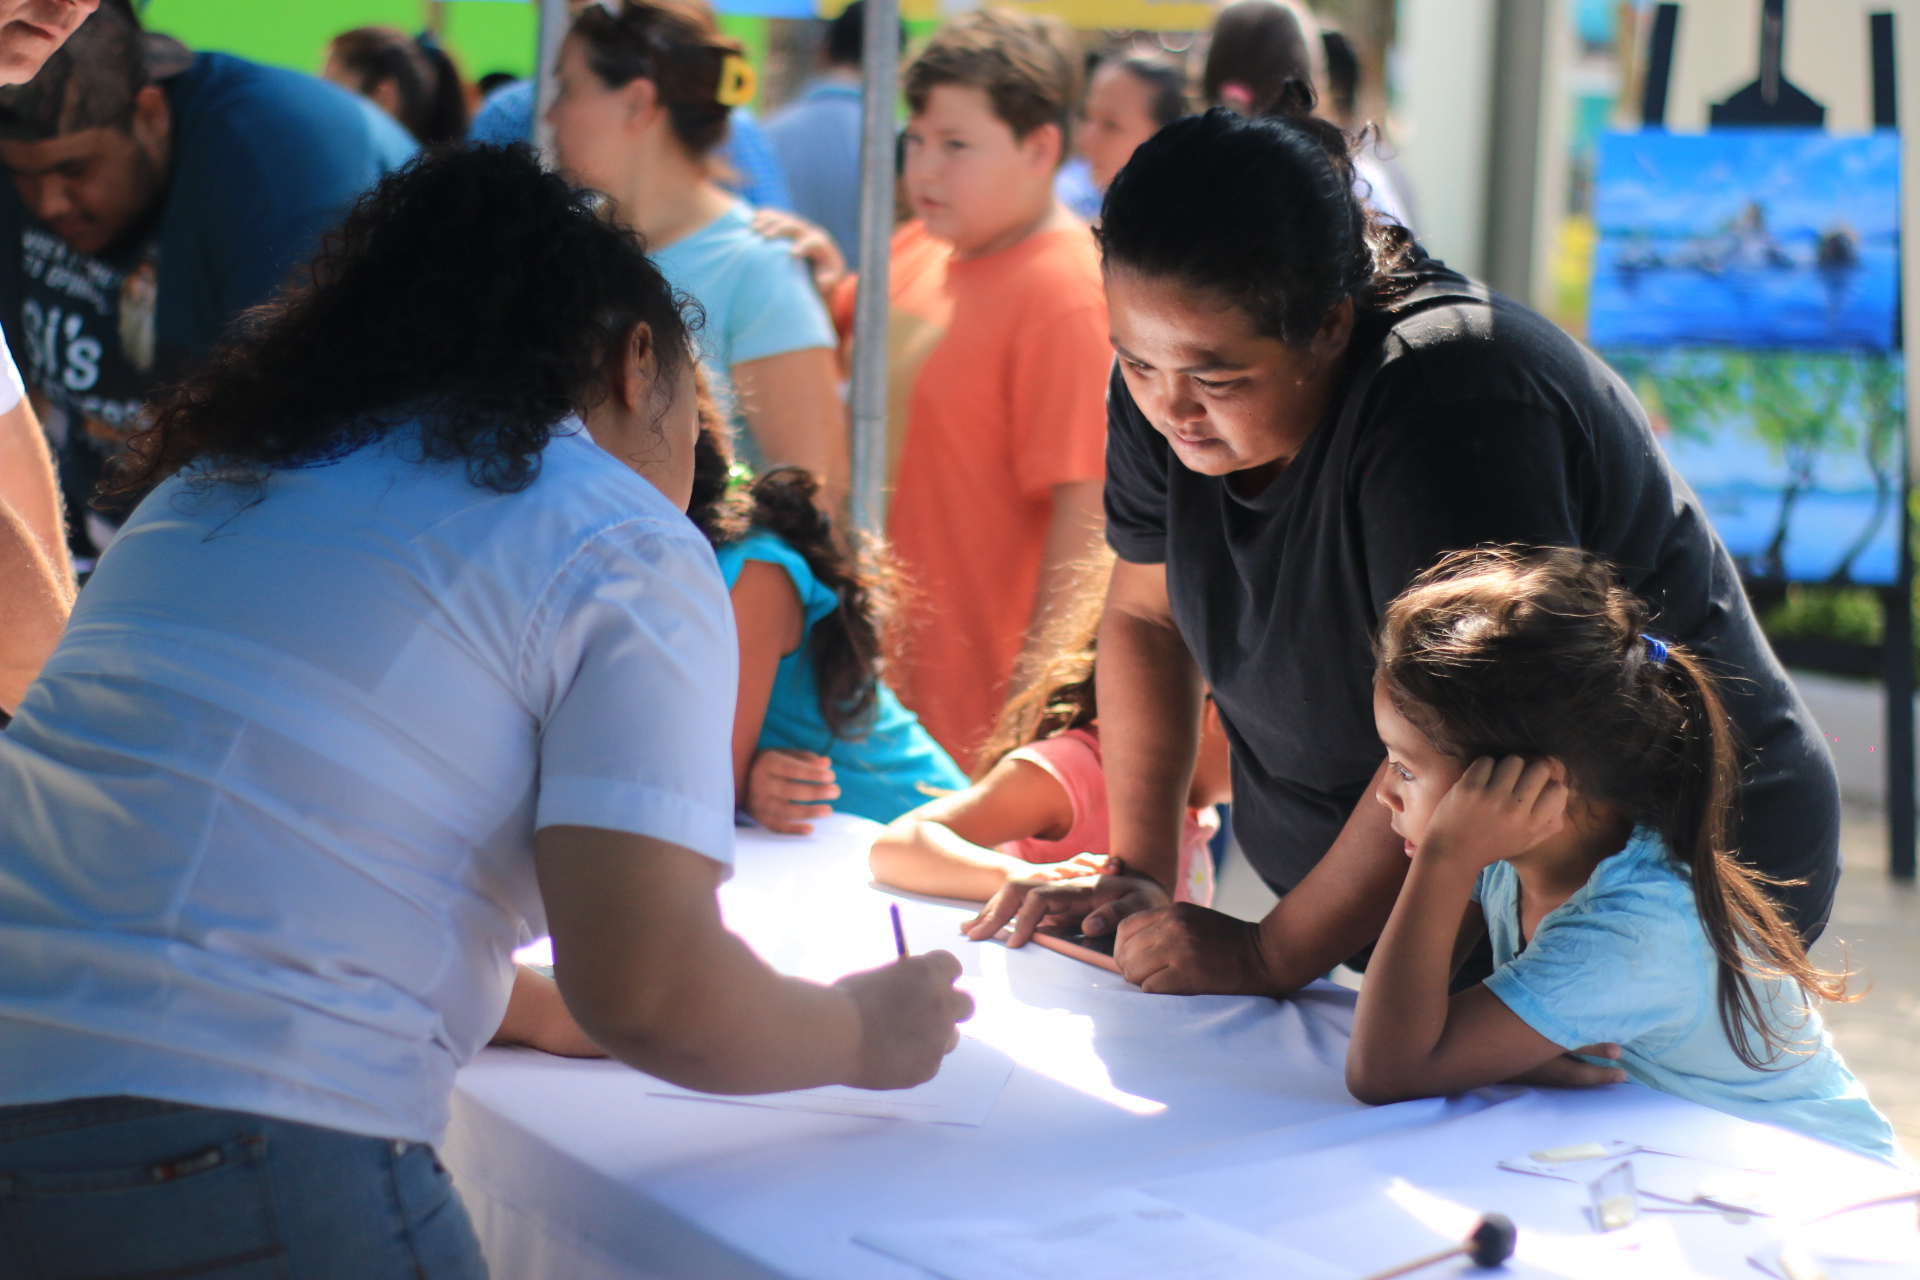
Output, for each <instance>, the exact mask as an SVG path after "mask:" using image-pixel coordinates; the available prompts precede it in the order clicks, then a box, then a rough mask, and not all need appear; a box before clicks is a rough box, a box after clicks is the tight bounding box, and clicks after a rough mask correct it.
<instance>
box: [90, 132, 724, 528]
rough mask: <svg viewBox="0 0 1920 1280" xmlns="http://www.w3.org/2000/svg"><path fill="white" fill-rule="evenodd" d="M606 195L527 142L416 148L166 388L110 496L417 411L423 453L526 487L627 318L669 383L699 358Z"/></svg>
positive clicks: (598, 376) (301, 454) (307, 454)
mask: <svg viewBox="0 0 1920 1280" xmlns="http://www.w3.org/2000/svg"><path fill="white" fill-rule="evenodd" d="M597 203H598V197H596V196H594V195H592V194H591V193H589V192H584V191H581V190H578V189H576V188H574V187H572V186H569V185H568V184H567V182H566V181H565V180H563V179H562V178H560V177H558V176H556V175H554V174H552V173H549V172H547V171H546V170H544V169H542V168H541V166H540V163H539V161H538V160H537V159H536V158H535V157H534V153H533V151H532V149H531V148H529V147H527V146H525V145H522V144H516V145H514V146H510V147H475V148H471V149H467V150H458V151H445V152H431V153H427V154H424V155H422V156H420V157H419V158H418V159H416V160H414V161H413V162H412V163H411V164H409V165H407V166H406V167H405V168H404V169H401V170H399V171H398V172H395V173H393V174H390V175H388V176H387V177H386V178H385V179H384V180H383V181H381V182H380V184H379V185H378V186H376V187H374V188H373V189H372V190H371V191H369V192H368V193H367V194H365V195H364V196H362V197H361V198H360V199H359V201H358V202H357V203H356V204H355V205H354V206H353V209H352V211H351V212H350V213H348V214H347V216H346V219H345V220H344V221H343V222H342V223H341V224H340V225H339V226H338V227H337V228H336V229H335V230H334V231H332V232H331V233H329V235H328V236H327V237H326V239H325V241H324V242H323V244H322V246H321V249H320V251H319V254H318V256H316V257H315V258H314V260H313V262H312V265H311V267H310V269H309V270H308V271H307V273H306V276H305V279H304V280H302V281H298V282H296V283H294V284H292V285H291V286H290V287H289V288H288V289H287V290H286V291H285V292H283V293H282V294H281V295H280V296H278V297H276V298H275V299H274V300H273V301H271V302H269V303H267V304H266V305H264V306H261V307H258V308H256V309H254V310H253V311H251V312H249V313H248V314H247V315H246V316H245V317H243V318H242V321H241V322H240V323H239V324H237V325H236V326H235V327H234V329H233V330H232V331H230V333H229V335H228V336H227V337H226V338H225V339H223V340H222V341H221V343H220V344H218V345H217V346H216V347H215V348H214V350H213V352H212V354H211V356H210V357H209V358H208V360H207V361H206V363H205V364H204V365H203V366H202V367H201V368H200V369H199V370H198V371H197V372H195V373H194V374H193V375H192V376H190V377H189V378H188V379H187V380H186V381H185V382H184V383H182V384H181V385H179V386H177V387H175V388H173V389H172V390H171V391H170V392H168V393H167V394H166V396H165V397H164V398H163V399H162V400H161V401H160V402H159V404H158V405H157V406H156V408H155V410H154V415H153V420H152V423H151V425H149V426H148V427H147V428H146V429H145V430H143V431H141V432H140V433H139V434H138V435H136V436H135V437H134V438H133V440H132V442H131V444H130V445H129V448H128V451H127V454H126V455H125V457H124V460H123V462H122V464H121V465H120V467H119V468H118V473H117V475H116V476H115V477H114V479H113V481H112V483H111V484H110V485H109V486H108V492H110V493H118V494H136V493H139V492H142V491H144V490H146V489H148V488H150V487H151V486H152V485H154V484H156V483H158V482H159V481H161V480H164V479H166V478H167V477H168V476H170V475H172V474H174V473H175V472H177V471H179V470H180V469H181V468H183V467H187V466H189V465H194V464H198V466H199V468H200V470H201V474H200V475H199V476H197V477H196V479H197V480H198V481H199V482H200V483H203V484H212V483H215V482H225V481H235V482H239V483H254V484H258V483H260V482H261V481H263V480H264V479H265V478H266V477H267V476H268V475H269V474H270V473H271V472H273V471H275V470H280V469H284V468H289V467H298V466H302V465H308V464H312V463H316V462H321V461H325V460H327V459H330V458H336V457H340V456H343V455H345V454H347V453H351V452H352V451H354V450H355V449H358V448H360V447H362V446H363V445H366V444H369V443H371V442H372V441H374V440H376V439H379V438H380V437H381V436H383V435H386V434H387V433H388V432H390V431H393V430H394V429H396V428H397V427H399V426H400V425H402V424H403V423H408V422H411V421H415V420H418V421H419V422H420V424H421V426H420V443H419V451H420V452H421V453H422V454H423V455H424V456H425V457H426V458H430V459H436V460H440V461H456V460H464V461H465V463H466V466H467V473H468V476H469V477H470V478H471V479H472V481H473V483H474V484H476V485H480V486H483V487H485V488H490V489H495V490H498V491H500V492H512V491H514V490H517V489H521V488H524V487H525V486H526V485H528V484H529V483H531V482H532V480H533V479H534V477H535V476H536V475H538V474H539V466H540V453H541V450H543V449H544V448H545V447H546V445H547V441H548V440H549V439H550V438H551V437H552V435H553V432H554V428H555V427H556V426H557V425H558V424H559V423H560V422H561V421H562V420H564V419H565V418H566V417H567V416H568V415H569V414H573V413H576V412H583V411H585V410H587V409H590V408H591V407H592V406H593V405H595V404H597V403H598V402H599V399H600V397H601V396H602V395H603V394H605V388H606V385H607V384H606V378H605V369H606V366H607V362H608V360H609V359H610V358H611V357H612V356H613V354H614V353H615V352H616V351H617V350H618V349H619V348H620V346H621V344H622V343H623V342H625V341H626V339H627V335H628V334H629V333H631V332H632V330H633V328H634V326H635V325H637V324H642V323H644V324H646V325H648V326H649V327H650V329H651V330H652V334H653V350H654V352H655V360H656V363H657V368H658V372H659V376H658V377H657V378H656V379H655V384H654V385H655V386H656V387H657V388H659V389H660V391H659V394H662V395H664V394H666V393H667V389H668V388H671V387H673V386H674V385H676V383H677V378H676V376H675V375H677V374H678V373H679V371H680V370H681V369H682V368H684V367H685V366H686V365H687V364H688V363H689V362H690V361H691V360H692V358H693V356H692V348H691V334H690V327H691V322H690V320H689V318H688V315H687V314H686V313H685V308H686V305H687V304H686V303H685V302H684V300H683V299H681V298H678V297H676V296H675V294H674V292H673V290H672V289H671V287H669V286H668V284H667V282H666V279H665V278H664V277H663V276H661V274H660V271H659V269H658V268H657V267H655V266H654V265H653V263H652V262H651V261H649V260H648V258H647V254H646V246H645V244H644V243H643V242H642V241H641V239H640V237H639V235H638V234H636V233H635V232H633V231H631V230H629V229H627V228H625V227H621V226H618V225H616V224H613V223H610V222H608V221H606V220H605V219H603V218H602V217H600V216H599V214H598V213H597V212H596V206H597Z"/></svg>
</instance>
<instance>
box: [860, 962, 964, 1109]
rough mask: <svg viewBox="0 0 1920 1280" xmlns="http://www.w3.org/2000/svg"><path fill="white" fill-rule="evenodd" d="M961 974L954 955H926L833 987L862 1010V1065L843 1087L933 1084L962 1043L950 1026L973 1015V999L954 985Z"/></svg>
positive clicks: (895, 963)
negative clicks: (944, 1061)
mask: <svg viewBox="0 0 1920 1280" xmlns="http://www.w3.org/2000/svg"><path fill="white" fill-rule="evenodd" d="M959 976H960V962H959V961H958V960H956V959H954V958H953V953H951V952H948V951H929V952H927V953H926V954H925V955H918V956H907V957H906V958H905V959H901V960H896V961H894V962H893V963H892V964H890V965H885V966H883V967H881V968H878V969H868V970H866V971H865V972H862V973H850V974H848V975H847V976H846V977H844V978H842V979H840V980H839V981H838V982H836V983H834V984H833V985H834V986H835V987H836V988H838V989H839V990H841V991H844V992H845V993H846V994H847V995H848V996H850V997H851V998H852V1000H853V1003H854V1006H855V1007H856V1008H857V1009H858V1010H859V1011H860V1057H859V1064H860V1065H859V1069H858V1071H857V1072H856V1073H855V1075H854V1077H853V1078H852V1079H850V1080H847V1081H846V1083H847V1084H850V1085H855V1086H857V1087H859V1088H862V1089H906V1088H911V1087H912V1086H913V1085H916V1084H921V1083H923V1082H925V1081H927V1080H931V1079H932V1078H933V1076H934V1074H935V1073H936V1072H938V1071H939V1070H940V1059H941V1058H942V1057H944V1056H945V1055H947V1054H949V1053H952V1052H953V1048H954V1046H955V1045H957V1044H959V1043H960V1029H959V1028H958V1027H957V1026H955V1025H954V1024H955V1023H957V1022H965V1021H966V1020H967V1019H968V1018H971V1017H972V1016H973V997H972V996H970V995H968V994H967V993H966V992H964V991H961V990H958V989H957V988H955V987H954V985H953V980H954V979H955V978H957V977H959Z"/></svg>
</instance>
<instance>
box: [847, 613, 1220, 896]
mask: <svg viewBox="0 0 1920 1280" xmlns="http://www.w3.org/2000/svg"><path fill="white" fill-rule="evenodd" d="M1102 603H1103V601H1102V597H1101V595H1100V594H1098V593H1095V594H1092V595H1091V597H1090V598H1088V599H1086V600H1084V601H1082V602H1081V604H1080V605H1079V607H1077V608H1076V609H1075V611H1074V615H1073V616H1072V617H1071V618H1069V619H1068V620H1067V622H1066V625H1065V626H1063V627H1062V628H1061V630H1062V632H1063V633H1064V635H1065V643H1063V644H1060V645H1058V646H1057V647H1056V649H1055V656H1054V657H1053V658H1052V659H1051V660H1050V661H1049V662H1048V663H1047V665H1046V667H1045V669H1044V670H1043V672H1042V674H1041V678H1040V679H1039V680H1037V681H1036V682H1035V683H1034V685H1033V687H1032V688H1031V689H1029V690H1027V691H1026V692H1025V693H1023V694H1020V695H1018V696H1016V697H1015V698H1014V699H1013V700H1012V701H1011V702H1009V703H1008V704H1007V706H1006V709H1005V710H1004V711H1002V712H1001V714H1000V723H999V726H998V728H997V729H996V730H995V732H994V736H993V738H992V740H991V741H989V742H988V744H987V745H986V747H985V748H983V749H982V751H981V753H980V759H981V761H982V764H981V768H982V769H983V770H984V773H983V774H982V775H981V776H979V777H978V778H977V780H976V781H975V782H974V784H973V785H972V786H970V787H968V788H967V789H966V790H964V791H956V792H954V793H953V794H951V795H946V796H941V797H940V798H939V799H937V800H933V801H931V802H930V803H927V804H923V805H921V806H920V807H919V808H917V809H915V810H913V811H912V812H911V813H908V814H905V815H903V816H901V817H900V818H897V819H895V820H894V822H893V823H892V824H891V825H890V826H888V827H887V829H886V830H885V831H883V832H881V833H880V835H879V837H878V838H877V839H876V840H875V841H874V842H873V852H872V854H871V855H870V858H869V863H870V865H871V866H872V868H873V874H874V878H875V879H876V880H878V881H879V882H880V883H882V884H886V885H891V886H893V887H894V888H896V889H906V890H909V891H911V892H914V893H925V894H932V895H934V896H936V897H942V898H966V899H971V900H974V901H981V902H984V901H986V900H987V899H989V898H991V897H992V896H993V895H994V894H996V893H998V892H999V891H1000V889H1001V888H1002V887H1004V886H1005V885H1006V884H1008V883H1009V882H1010V881H1027V882H1034V883H1037V882H1041V881H1050V880H1059V879H1065V878H1069V877H1073V876H1088V875H1102V874H1113V873H1116V872H1118V871H1119V870H1120V868H1119V866H1118V865H1117V859H1114V858H1112V857H1110V856H1109V853H1110V846H1109V844H1108V836H1107V779H1106V774H1105V773H1104V772H1103V771H1102V769H1101V765H1100V724H1099V718H1098V717H1099V709H1098V707H1097V706H1096V704H1095V702H1094V686H1093V663H1094V633H1095V630H1096V628H1097V627H1098V625H1099V621H1100V606H1101V604H1102ZM1231 786H1232V783H1231V768H1230V765H1229V756H1228V746H1227V738H1226V734H1225V733H1224V732H1223V731H1222V730H1221V727H1220V716H1219V713H1218V712H1217V711H1215V710H1214V707H1213V702H1212V700H1211V699H1209V700H1208V701H1207V706H1206V713H1205V719H1204V721H1203V722H1202V725H1201V733H1200V751H1199V757H1198V759H1197V760H1196V761H1195V762H1194V770H1193V782H1192V785H1191V786H1190V787H1189V789H1188V791H1187V806H1188V807H1187V821H1186V825H1185V828H1184V829H1183V830H1182V831H1181V836H1180V869H1179V883H1178V884H1175V885H1170V886H1168V888H1169V889H1171V890H1172V892H1173V896H1174V898H1175V900H1176V901H1179V902H1193V903H1198V904H1199V905H1201V906H1207V905H1209V904H1210V903H1211V902H1212V901H1213V857H1212V851H1211V850H1210V849H1209V848H1208V842H1209V841H1210V840H1211V839H1212V838H1213V835H1214V833H1215V832H1216V831H1218V830H1219V828H1220V818H1219V815H1218V814H1217V813H1216V812H1215V811H1214V808H1213V806H1214V805H1217V804H1223V803H1225V802H1226V801H1227V800H1228V799H1230V798H1231Z"/></svg>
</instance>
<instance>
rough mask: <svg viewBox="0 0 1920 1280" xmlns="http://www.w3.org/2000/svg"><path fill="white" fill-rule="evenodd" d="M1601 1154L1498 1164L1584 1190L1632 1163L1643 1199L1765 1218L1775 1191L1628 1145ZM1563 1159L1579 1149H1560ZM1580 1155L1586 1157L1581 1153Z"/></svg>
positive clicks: (1774, 1184)
mask: <svg viewBox="0 0 1920 1280" xmlns="http://www.w3.org/2000/svg"><path fill="white" fill-rule="evenodd" d="M1590 1145H1591V1147H1593V1148H1594V1149H1597V1150H1601V1151H1603V1152H1604V1154H1602V1155H1597V1156H1592V1157H1588V1158H1586V1159H1560V1160H1542V1159H1540V1158H1539V1157H1540V1156H1542V1155H1547V1154H1554V1153H1548V1152H1534V1153H1531V1154H1529V1155H1527V1156H1525V1157H1516V1158H1514V1159H1510V1160H1502V1161H1500V1167H1501V1168H1502V1169H1506V1170H1508V1171H1509V1172H1512V1173H1527V1174H1532V1175H1533V1176H1535V1177H1538V1178H1554V1179H1558V1180H1560V1181H1564V1182H1574V1183H1581V1184H1587V1183H1590V1182H1591V1181H1592V1180H1593V1179H1594V1178H1595V1177H1598V1176H1599V1175H1600V1174H1601V1173H1603V1172H1604V1171H1606V1170H1607V1169H1609V1168H1611V1167H1612V1166H1613V1164H1615V1163H1617V1162H1618V1161H1620V1160H1621V1159H1623V1158H1631V1160H1632V1162H1633V1175H1634V1181H1635V1183H1636V1184H1637V1185H1638V1186H1639V1189H1640V1192H1641V1194H1643V1195H1646V1196H1651V1197H1652V1198H1653V1199H1655V1200H1657V1201H1664V1202H1666V1203H1668V1204H1675V1205H1692V1204H1697V1203H1699V1202H1700V1200H1701V1198H1702V1197H1705V1198H1706V1199H1708V1200H1711V1201H1713V1202H1714V1203H1715V1204H1718V1205H1722V1206H1725V1207H1728V1208H1740V1209H1746V1210H1748V1211H1750V1212H1764V1211H1766V1210H1767V1209H1769V1208H1771V1207H1772V1206H1769V1205H1768V1204H1767V1201H1768V1198H1769V1195H1770V1193H1774V1192H1776V1191H1777V1190H1778V1182H1779V1179H1778V1178H1776V1177H1774V1176H1773V1175H1772V1174H1770V1173H1765V1172H1762V1171H1760V1170H1755V1169H1742V1168H1739V1167H1738V1166H1735V1165H1730V1164H1725V1163H1723V1162H1721V1161H1718V1160H1705V1159H1701V1158H1700V1157H1698V1156H1684V1155H1681V1154H1679V1153H1678V1152H1673V1151H1658V1150H1654V1149H1652V1148H1649V1147H1642V1146H1636V1145H1634V1144H1633V1143H1629V1142H1619V1141H1614V1142H1606V1143H1593V1144H1590ZM1562 1150H1563V1151H1565V1152H1566V1153H1567V1154H1569V1155H1571V1154H1573V1153H1575V1152H1576V1151H1577V1150H1579V1149H1577V1148H1571V1147H1569V1148H1562ZM1582 1154H1584V1153H1582Z"/></svg>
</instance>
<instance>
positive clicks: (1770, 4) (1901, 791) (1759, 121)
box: [1640, 0, 1920, 881]
mask: <svg viewBox="0 0 1920 1280" xmlns="http://www.w3.org/2000/svg"><path fill="white" fill-rule="evenodd" d="M1679 25H1680V6H1679V5H1677V4H1662V5H1658V6H1656V7H1655V9H1654V15H1653V29H1652V31H1651V33H1650V38H1649V39H1648V41H1647V68H1646V76H1645V82H1644V85H1643V88H1642V92H1641V103H1640V123H1641V127H1642V128H1646V129H1660V128H1664V127H1665V126H1666V116H1667V88H1668V85H1669V84H1671V82H1672V69H1673V52H1674V44H1675V37H1676V35H1677V33H1678V30H1679ZM1786 25H1787V4H1786V0H1761V6H1760V78H1759V79H1758V80H1755V81H1754V82H1753V83H1752V84H1750V85H1748V86H1747V87H1746V88H1744V89H1742V90H1740V91H1739V92H1738V93H1736V94H1734V95H1733V96H1732V97H1730V98H1728V99H1727V100H1726V101H1725V102H1716V103H1714V104H1713V105H1712V107H1711V109H1710V112H1709V118H1710V124H1711V127H1713V128H1725V127H1729V126H1733V127H1746V128H1752V127H1755V126H1759V127H1765V126H1769V125H1771V126H1798V127H1802V128H1805V127H1808V126H1811V127H1813V128H1819V127H1820V126H1821V125H1823V124H1825V123H1826V117H1827V109H1826V108H1825V107H1824V106H1822V105H1821V104H1820V103H1818V102H1816V101H1814V100H1813V99H1812V98H1811V97H1809V96H1808V95H1807V94H1806V93H1805V92H1803V91H1802V90H1800V89H1799V88H1797V87H1795V86H1794V85H1793V84H1792V83H1791V82H1789V81H1788V80H1787V77H1786V72H1785V70H1784V67H1785V59H1784V56H1783V55H1784V51H1785V48H1786ZM1867 34H1868V44H1869V49H1870V58H1871V62H1872V74H1873V125H1874V128H1876V129H1897V128H1899V127H1900V110H1899V94H1898V73H1897V70H1896V63H1897V59H1896V56H1895V55H1896V49H1897V47H1898V46H1897V45H1896V44H1895V42H1894V15H1893V14H1891V13H1874V14H1869V15H1868V16H1867ZM1895 323H1896V325H1898V324H1899V312H1898V311H1897V310H1896V312H1895ZM1894 346H1895V347H1896V348H1899V349H1902V350H1904V349H1905V346H1906V341H1905V329H1904V326H1901V327H1900V328H1899V329H1898V330H1897V331H1896V336H1895V341H1894ZM1903 479H1904V475H1903ZM1910 496H1911V488H1910V486H1909V485H1907V484H1903V485H1902V487H1901V490H1900V516H1899V536H1900V549H1899V555H1898V557H1897V568H1896V569H1895V579H1894V584H1893V585H1892V586H1891V587H1888V588H1887V589H1886V590H1885V591H1884V592H1882V593H1881V601H1882V605H1883V607H1884V611H1885V614H1884V616H1885V620H1886V624H1885V628H1884V636H1885V639H1884V643H1883V648H1882V651H1881V653H1882V678H1883V679H1884V681H1885V683H1886V699H1887V718H1886V739H1885V759H1886V770H1887V840H1888V845H1889V848H1888V856H1887V869H1888V871H1889V872H1890V873H1891V874H1892V875H1893V877H1894V879H1896V880H1908V881H1910V880H1912V879H1914V873H1915V861H1916V859H1915V852H1916V840H1920V830H1916V827H1917V826H1920V818H1917V817H1916V807H1917V806H1916V797H1915V791H1916V779H1915V776H1914V770H1915V764H1916V760H1915V755H1916V752H1915V746H1914V714H1913V697H1914V674H1913V661H1914V651H1913V529H1912V517H1911V512H1910V507H1909V498H1910Z"/></svg>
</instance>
